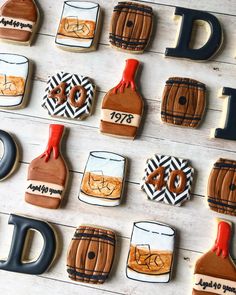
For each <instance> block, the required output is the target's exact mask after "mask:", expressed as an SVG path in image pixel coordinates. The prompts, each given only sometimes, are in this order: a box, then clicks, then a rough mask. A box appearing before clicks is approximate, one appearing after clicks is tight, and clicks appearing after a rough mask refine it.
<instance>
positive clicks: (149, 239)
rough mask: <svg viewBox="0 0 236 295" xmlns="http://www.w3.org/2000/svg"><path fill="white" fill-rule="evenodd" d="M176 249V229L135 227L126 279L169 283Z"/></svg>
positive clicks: (153, 224)
mask: <svg viewBox="0 0 236 295" xmlns="http://www.w3.org/2000/svg"><path fill="white" fill-rule="evenodd" d="M174 247H175V229H173V228H172V227H170V226H169V225H166V224H164V223H160V222H156V221H139V222H135V223H134V225H133V232H132V236H131V241H130V249H129V255H128V260H127V267H126V275H127V277H128V278H129V279H132V280H136V281H141V282H149V283H168V282H169V281H170V279H171V271H172V268H173V260H174V259H173V258H174Z"/></svg>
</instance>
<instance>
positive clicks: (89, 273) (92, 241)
mask: <svg viewBox="0 0 236 295" xmlns="http://www.w3.org/2000/svg"><path fill="white" fill-rule="evenodd" d="M115 246H116V237H115V233H114V232H113V231H111V230H107V229H102V228H97V227H92V226H85V225H83V226H80V227H79V228H77V230H76V232H75V234H74V237H73V239H72V241H71V244H70V246H69V249H68V252H67V272H68V274H69V278H70V279H72V280H74V281H79V282H83V283H91V284H103V283H104V282H105V280H106V279H107V278H108V275H109V273H110V270H111V267H112V264H113V260H114V255H115Z"/></svg>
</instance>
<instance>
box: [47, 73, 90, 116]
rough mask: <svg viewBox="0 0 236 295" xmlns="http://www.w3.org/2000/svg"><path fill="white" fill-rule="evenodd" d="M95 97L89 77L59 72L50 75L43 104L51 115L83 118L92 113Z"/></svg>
mask: <svg viewBox="0 0 236 295" xmlns="http://www.w3.org/2000/svg"><path fill="white" fill-rule="evenodd" d="M94 97H95V86H94V85H93V84H92V82H91V81H90V79H89V78H88V77H84V76H81V75H76V74H69V73H64V72H59V73H57V74H56V75H54V76H50V77H49V79H48V83H47V88H46V91H45V96H44V98H43V105H42V106H43V107H44V108H45V109H47V110H48V114H49V115H51V116H57V117H64V118H69V119H83V118H85V117H87V116H89V115H90V114H91V112H92V107H93V102H94Z"/></svg>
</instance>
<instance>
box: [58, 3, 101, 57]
mask: <svg viewBox="0 0 236 295" xmlns="http://www.w3.org/2000/svg"><path fill="white" fill-rule="evenodd" d="M100 18H101V17H100V6H99V4H97V3H94V2H89V1H65V2H64V7H63V11H62V16H61V20H60V24H59V27H58V31H57V35H56V40H55V42H56V45H57V46H58V47H59V48H61V49H64V50H69V51H77V52H81V51H92V50H96V47H97V43H98V38H99V30H100V22H101V20H100Z"/></svg>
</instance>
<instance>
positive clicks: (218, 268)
mask: <svg viewBox="0 0 236 295" xmlns="http://www.w3.org/2000/svg"><path fill="white" fill-rule="evenodd" d="M231 231H232V224H231V223H230V222H228V221H226V220H218V233H217V238H216V241H215V244H214V246H213V247H212V249H211V250H209V251H208V252H207V253H206V254H204V255H203V256H202V257H201V258H199V259H198V260H197V262H196V265H195V269H194V281H193V293H192V294H193V295H205V294H212V295H214V294H218V295H234V294H236V265H235V263H234V261H233V259H232V258H231V256H230V253H229V251H230V240H231Z"/></svg>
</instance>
